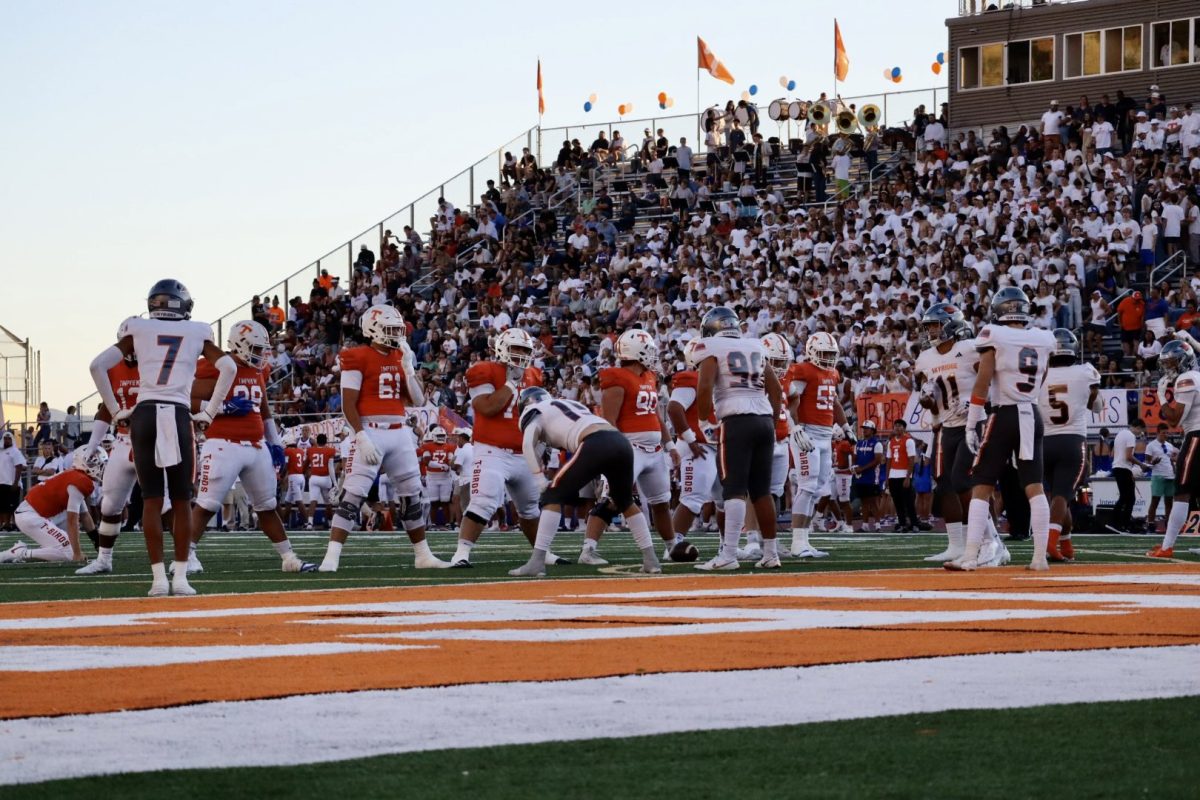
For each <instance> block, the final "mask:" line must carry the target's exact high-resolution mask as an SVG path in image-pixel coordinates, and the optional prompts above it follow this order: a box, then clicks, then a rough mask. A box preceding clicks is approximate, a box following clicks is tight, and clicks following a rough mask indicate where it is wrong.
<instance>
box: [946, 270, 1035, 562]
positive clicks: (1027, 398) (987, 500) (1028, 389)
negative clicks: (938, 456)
mask: <svg viewBox="0 0 1200 800" xmlns="http://www.w3.org/2000/svg"><path fill="white" fill-rule="evenodd" d="M1029 307H1030V306H1029V299H1028V298H1027V297H1026V296H1025V292H1024V291H1022V290H1021V289H1019V288H1017V287H1015V286H1008V287H1005V288H1003V289H1001V290H1000V291H998V292H996V294H994V295H993V296H992V304H991V317H992V322H991V323H990V324H988V325H985V326H984V327H983V330H982V331H980V333H979V336H978V337H976V339H975V349H976V350H978V351H979V353H980V356H979V373H978V375H977V377H976V378H975V385H974V387H973V388H972V391H971V402H970V408H969V409H968V411H967V430H966V441H967V447H968V449H970V451H971V452H972V453H975V454H976V455H975V461H974V463H973V464H972V466H971V505H970V508H969V509H968V511H967V541H966V546H965V549H964V552H963V555H962V557H961V558H959V559H956V560H954V561H947V562H946V563H945V565H944V566H945V567H946V568H947V569H953V570H966V571H970V570H974V569H976V568H978V566H979V561H978V558H979V550H980V546H981V545H982V544H983V540H984V537H985V536H986V535H987V530H988V521H989V520H990V519H991V509H992V505H991V500H992V494H993V493H994V491H995V489H996V482H997V481H998V480H999V479H1000V473H1001V472H1002V471H1003V469H1004V467H1005V465H1006V464H1008V463H1009V462H1010V461H1012V460H1013V458H1014V456H1015V458H1016V464H1017V475H1018V478H1019V479H1020V481H1021V485H1022V486H1024V487H1025V496H1026V497H1028V498H1029V519H1030V528H1031V530H1032V533H1033V558H1032V560H1031V561H1030V564H1029V569H1032V570H1038V571H1041V570H1046V569H1049V568H1050V567H1049V565H1048V563H1047V561H1046V545H1047V543H1048V541H1049V537H1050V504H1049V503H1048V502H1047V501H1046V494H1045V491H1044V490H1043V489H1042V436H1043V435H1044V428H1043V424H1042V416H1041V414H1040V413H1038V408H1037V399H1038V393H1039V392H1040V391H1041V384H1042V381H1043V380H1045V378H1046V368H1047V366H1048V364H1049V360H1050V353H1051V352H1053V351H1054V349H1055V347H1056V342H1055V340H1054V336H1053V334H1051V333H1050V331H1046V330H1041V329H1038V328H1030V324H1031V323H1032V322H1033V317H1032V316H1030V313H1029ZM989 397H990V400H991V406H992V411H991V415H990V416H988V414H987V413H986V411H985V410H984V404H985V403H987V402H988V401H989ZM985 417H988V419H987V428H986V430H985V431H984V433H983V436H982V438H981V437H980V434H979V425H980V424H981V423H982V422H983V420H984V418H985Z"/></svg>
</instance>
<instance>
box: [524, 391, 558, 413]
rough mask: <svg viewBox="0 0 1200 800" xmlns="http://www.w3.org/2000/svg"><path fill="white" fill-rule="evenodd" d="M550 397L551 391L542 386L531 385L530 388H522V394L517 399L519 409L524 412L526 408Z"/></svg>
mask: <svg viewBox="0 0 1200 800" xmlns="http://www.w3.org/2000/svg"><path fill="white" fill-rule="evenodd" d="M549 399H550V393H549V392H547V391H546V390H545V389H543V388H542V387H540V386H530V387H529V388H528V389H522V390H521V396H520V397H519V398H518V399H517V411H518V412H519V413H520V414H524V413H525V409H527V408H529V407H530V406H534V405H537V404H538V403H543V402H545V401H547V400H549Z"/></svg>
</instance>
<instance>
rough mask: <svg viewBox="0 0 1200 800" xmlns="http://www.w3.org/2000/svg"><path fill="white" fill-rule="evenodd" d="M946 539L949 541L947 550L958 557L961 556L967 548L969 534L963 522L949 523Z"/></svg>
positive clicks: (947, 524)
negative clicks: (964, 528)
mask: <svg viewBox="0 0 1200 800" xmlns="http://www.w3.org/2000/svg"><path fill="white" fill-rule="evenodd" d="M946 539H947V540H949V544H948V545H947V547H946V549H947V550H949V551H950V552H951V553H953V554H954V555H955V556H956V557H957V556H959V555H961V554H962V552H963V550H964V549H965V548H966V546H967V533H966V531H964V530H963V524H962V523H961V522H947V523H946Z"/></svg>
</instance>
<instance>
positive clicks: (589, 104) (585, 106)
mask: <svg viewBox="0 0 1200 800" xmlns="http://www.w3.org/2000/svg"><path fill="white" fill-rule="evenodd" d="M583 110H584V111H591V110H592V101H591V100H589V101H587V102H586V103H584V104H583Z"/></svg>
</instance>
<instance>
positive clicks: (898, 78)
mask: <svg viewBox="0 0 1200 800" xmlns="http://www.w3.org/2000/svg"><path fill="white" fill-rule="evenodd" d="M892 80H893V81H895V82H896V83H899V82H900V81H902V80H904V76H903V75H897V76H896V77H894V78H892Z"/></svg>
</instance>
